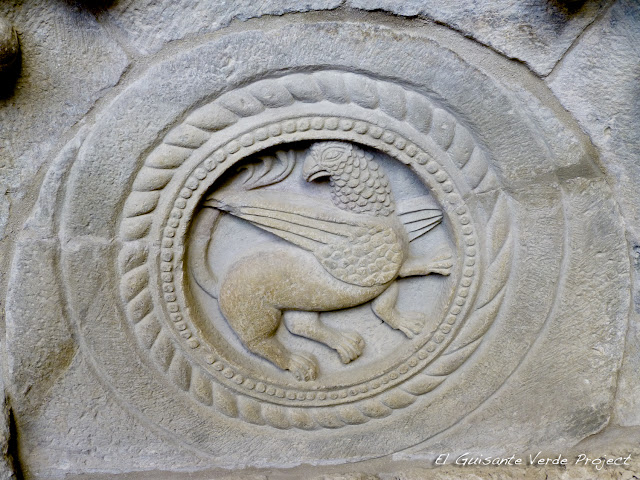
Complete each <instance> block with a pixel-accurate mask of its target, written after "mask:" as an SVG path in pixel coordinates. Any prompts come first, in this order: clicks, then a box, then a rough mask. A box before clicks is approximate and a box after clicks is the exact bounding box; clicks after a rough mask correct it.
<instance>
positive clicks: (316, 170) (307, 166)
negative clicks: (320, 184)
mask: <svg viewBox="0 0 640 480" xmlns="http://www.w3.org/2000/svg"><path fill="white" fill-rule="evenodd" d="M329 175H330V174H329V172H327V171H326V170H323V168H322V167H321V166H320V165H318V162H317V161H316V159H315V156H314V155H307V159H306V160H305V161H304V164H303V165H302V176H303V177H304V179H305V180H306V181H307V182H313V181H314V180H316V179H317V178H320V177H327V176H329Z"/></svg>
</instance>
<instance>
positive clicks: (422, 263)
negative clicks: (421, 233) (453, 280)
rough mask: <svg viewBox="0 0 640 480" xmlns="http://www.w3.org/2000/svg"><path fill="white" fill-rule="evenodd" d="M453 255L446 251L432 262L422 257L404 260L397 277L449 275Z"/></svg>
mask: <svg viewBox="0 0 640 480" xmlns="http://www.w3.org/2000/svg"><path fill="white" fill-rule="evenodd" d="M452 258H453V255H452V254H451V250H449V249H448V248H447V250H446V251H445V252H444V253H442V254H440V255H438V256H437V257H436V258H434V259H432V260H427V259H426V258H423V257H410V258H408V259H407V260H405V262H404V264H403V265H402V267H401V268H400V272H398V276H399V277H415V276H424V275H429V274H431V273H437V274H438V275H445V276H446V275H450V274H451V267H452V266H453V261H452Z"/></svg>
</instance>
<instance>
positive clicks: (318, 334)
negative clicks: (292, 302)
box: [284, 310, 364, 363]
mask: <svg viewBox="0 0 640 480" xmlns="http://www.w3.org/2000/svg"><path fill="white" fill-rule="evenodd" d="M284 324H285V325H286V327H287V329H288V330H289V331H290V332H291V333H293V334H294V335H300V336H301V337H306V338H310V339H311V340H315V341H316V342H320V343H324V344H325V345H327V346H328V347H331V348H333V349H334V350H335V351H336V352H338V355H340V360H342V363H349V362H351V361H353V360H355V359H356V358H358V357H359V356H360V355H361V354H362V349H363V348H364V340H363V339H362V337H361V336H360V335H358V334H357V333H356V332H341V331H339V330H335V329H333V328H331V327H328V326H327V325H325V324H324V323H322V322H321V321H320V314H319V313H318V312H300V311H293V310H290V311H287V312H285V313H284Z"/></svg>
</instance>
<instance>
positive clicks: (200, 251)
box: [188, 208, 222, 298]
mask: <svg viewBox="0 0 640 480" xmlns="http://www.w3.org/2000/svg"><path fill="white" fill-rule="evenodd" d="M221 215H222V212H221V211H220V210H218V209H216V208H204V209H202V211H201V212H200V214H199V215H197V216H196V219H195V221H194V225H193V237H192V238H193V240H192V241H191V242H190V244H189V252H188V263H189V268H190V270H191V272H192V273H193V278H194V279H195V281H196V283H197V284H198V286H200V288H202V289H203V290H204V291H205V292H207V293H208V294H209V295H210V296H211V297H213V298H218V290H219V285H218V278H217V277H216V275H215V274H214V273H213V271H212V270H211V266H210V265H209V258H208V257H209V244H210V243H211V233H212V231H213V229H214V228H215V225H216V223H217V222H218V220H219V219H220V216H221Z"/></svg>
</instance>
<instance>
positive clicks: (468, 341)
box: [118, 71, 514, 430]
mask: <svg viewBox="0 0 640 480" xmlns="http://www.w3.org/2000/svg"><path fill="white" fill-rule="evenodd" d="M321 101H329V102H332V103H335V104H347V103H353V104H355V105H358V106H360V107H363V108H366V109H371V110H380V111H382V112H383V113H385V114H387V115H389V116H390V117H392V118H394V119H396V120H400V121H404V122H407V123H408V124H409V125H411V126H412V127H413V128H415V129H416V130H417V131H418V132H420V133H422V134H424V135H426V136H429V137H430V138H431V139H432V140H433V141H434V143H435V144H436V145H437V146H438V147H439V148H440V149H441V151H442V152H443V153H444V154H446V155H447V156H448V157H449V158H450V159H451V160H452V161H453V163H454V165H455V166H456V167H457V168H459V169H460V170H461V172H462V174H463V175H464V177H465V179H466V180H467V182H468V184H469V187H470V189H471V191H472V192H473V193H476V194H477V193H482V192H486V191H490V190H495V189H497V188H498V185H499V184H498V181H497V178H496V177H495V174H494V173H493V172H492V170H491V169H490V168H489V163H488V161H487V159H486V156H485V155H484V153H483V152H482V150H481V148H480V147H478V146H477V145H476V143H475V141H474V139H473V137H472V136H471V134H470V133H469V132H468V130H467V129H466V128H465V127H463V126H462V125H460V124H459V123H458V122H456V120H455V119H454V117H453V116H452V115H451V114H449V113H448V112H447V111H446V110H445V109H443V108H440V107H437V106H434V105H433V103H432V102H430V101H429V100H427V99H426V98H425V97H423V96H422V95H419V94H417V93H416V92H413V91H409V90H405V89H404V88H402V87H399V86H397V85H393V84H389V83H386V82H383V81H378V80H373V79H370V78H367V77H364V76H362V75H356V74H351V73H343V72H333V71H322V72H316V73H312V74H293V75H288V76H287V77H283V78H276V79H269V80H262V81H259V82H256V83H255V84H253V85H250V86H248V87H245V88H243V89H239V90H235V91H232V92H229V93H227V94H224V95H222V96H221V97H219V98H218V99H217V100H215V101H213V102H211V103H210V104H208V105H205V106H203V107H201V108H199V109H197V110H196V111H194V112H193V113H191V114H190V115H189V116H188V117H187V118H186V120H185V121H184V122H182V123H181V124H180V125H179V126H177V127H175V128H174V129H172V130H171V131H170V132H169V133H168V134H167V135H166V136H165V138H164V140H163V142H162V143H161V144H159V145H158V146H157V147H156V148H155V149H154V150H153V151H152V152H151V154H150V155H148V157H147V159H146V161H145V164H144V166H143V167H142V169H141V170H140V172H139V174H138V176H137V177H136V179H135V181H134V184H133V187H132V192H131V194H130V195H129V198H128V199H127V201H126V203H125V206H124V209H123V215H122V221H121V224H120V236H121V239H122V240H123V247H122V249H121V252H120V255H119V259H118V264H119V270H120V273H121V275H122V281H121V295H122V298H123V300H124V301H125V303H126V305H127V306H126V310H127V314H128V316H129V318H131V319H132V324H133V326H132V328H133V330H134V331H135V332H136V333H137V338H138V343H139V344H140V345H141V346H142V347H143V348H144V349H145V350H149V351H150V354H151V357H152V358H154V360H155V362H156V364H157V365H158V367H159V368H160V369H161V370H162V371H164V372H167V373H168V374H169V376H170V378H171V379H172V381H173V383H174V384H175V385H176V386H178V387H179V388H180V389H181V390H183V391H185V392H188V393H189V394H191V395H192V396H193V397H194V398H195V399H197V401H198V402H200V403H201V404H203V405H206V406H214V407H215V408H216V409H217V410H219V411H221V412H222V413H224V414H226V415H228V416H230V417H239V418H242V419H243V420H245V421H248V422H250V423H253V424H258V425H265V424H266V425H270V426H273V427H276V428H282V429H286V428H299V429H305V430H312V429H317V428H337V427H341V426H344V425H350V424H360V423H364V422H367V421H369V420H370V419H372V418H382V417H386V416H388V415H389V414H391V413H392V411H393V410H394V409H399V408H404V407H406V406H408V405H411V404H413V403H414V402H415V401H416V399H417V397H419V396H422V395H425V394H427V393H429V392H432V391H433V390H434V389H435V388H436V387H438V386H439V385H440V384H442V382H444V381H445V380H446V379H447V377H448V376H449V375H451V374H452V373H453V372H455V370H456V369H457V368H458V367H459V366H460V365H462V364H463V363H464V361H465V360H466V359H467V358H468V357H469V356H470V355H471V354H472V353H473V352H474V351H475V350H476V349H477V347H478V346H479V344H480V342H481V341H482V337H483V335H484V334H485V333H486V331H487V330H488V329H489V327H490V326H491V324H492V323H493V320H494V319H495V318H496V316H497V314H498V311H499V309H500V306H501V305H502V302H503V300H504V292H505V286H506V282H507V279H508V276H509V273H510V270H511V268H510V266H511V263H512V260H513V240H514V238H513V234H512V233H511V232H510V230H509V227H510V223H511V222H510V220H509V215H510V208H509V199H508V197H507V196H506V194H504V193H502V192H499V193H498V194H497V195H496V197H495V200H494V201H492V202H491V203H490V204H488V205H487V204H485V208H486V207H489V208H488V209H487V210H488V221H487V225H486V228H485V234H484V237H485V241H484V242H481V248H483V249H484V254H485V258H486V259H487V265H488V268H487V272H486V282H485V283H483V285H482V288H481V290H480V292H479V294H478V297H477V300H476V305H478V307H477V308H476V309H475V311H474V312H473V313H472V314H471V316H470V317H469V318H468V319H467V321H466V322H465V324H464V328H463V329H462V330H461V331H460V333H459V334H458V335H457V336H456V337H455V339H453V341H452V342H451V343H450V344H449V345H448V346H447V347H446V348H445V350H444V351H443V352H442V353H441V355H440V356H439V357H438V358H437V359H436V360H435V361H433V362H432V363H431V364H429V365H428V366H427V367H426V368H425V369H424V370H423V371H422V372H420V373H419V374H416V375H414V376H413V377H412V378H411V379H410V380H408V381H406V382H405V383H403V384H401V385H400V386H399V388H396V389H395V390H392V391H390V392H385V393H384V394H382V395H379V396H378V397H376V398H374V399H368V400H364V401H360V402H357V403H350V404H345V405H339V406H333V407H319V408H300V407H289V406H283V405H276V404H271V403H261V402H258V401H256V400H254V399H251V398H248V397H246V396H244V395H237V394H235V393H234V392H233V391H231V390H230V389H228V388H226V387H224V386H223V385H221V384H217V383H216V382H212V381H211V380H210V379H209V378H207V375H206V374H205V373H204V372H203V371H201V368H200V367H199V366H197V365H192V364H191V362H189V361H188V360H187V359H186V358H185V357H184V355H182V353H181V352H180V350H179V348H176V346H175V343H174V340H173V339H172V336H171V333H169V332H167V331H165V327H164V326H163V325H162V323H161V322H160V321H159V319H158V317H157V314H156V313H155V312H154V305H153V300H152V297H151V294H150V292H149V290H148V283H149V268H148V265H147V261H148V260H149V258H148V256H149V255H148V254H149V249H148V241H149V238H148V237H149V235H150V230H151V226H152V224H153V222H154V210H155V209H156V207H157V206H158V203H159V200H160V196H161V192H162V190H163V189H164V188H165V187H166V186H167V184H168V183H169V182H170V181H171V180H172V178H173V175H174V173H175V171H176V169H177V168H178V167H180V166H181V165H183V164H184V162H185V161H187V160H188V159H189V158H190V157H191V156H192V154H193V153H194V151H195V150H197V149H198V148H200V147H201V146H203V145H204V144H205V143H206V142H207V141H208V140H209V139H210V138H211V136H212V135H213V134H214V133H215V132H218V131H221V130H223V129H225V128H228V127H230V126H232V125H234V124H235V123H236V122H237V121H239V120H240V119H242V118H246V117H250V116H253V115H257V114H259V113H261V112H263V111H265V110H267V109H269V108H278V107H283V106H289V105H292V104H294V103H295V102H304V103H308V104H313V103H317V102H321ZM335 122H336V126H335V127H334V128H336V129H337V128H339V127H340V125H339V123H340V119H335ZM287 128H291V127H289V126H288V125H285V124H283V125H282V127H281V131H280V132H279V133H278V132H275V133H278V134H282V133H284V132H286V130H287ZM293 128H294V129H295V126H294V127H293ZM310 128H311V125H310ZM368 133H369V134H370V135H373V136H374V137H375V138H377V139H380V140H381V141H382V142H385V143H387V144H388V145H389V146H393V147H395V148H398V149H400V150H402V151H403V152H404V153H405V154H406V155H408V156H409V157H415V156H418V155H422V157H418V158H417V162H418V163H420V164H422V165H426V168H427V169H428V170H429V172H430V173H432V174H433V175H437V174H438V172H442V173H444V172H443V171H442V170H440V166H439V165H438V164H437V163H436V162H435V161H434V160H433V159H431V158H429V157H428V156H427V155H426V154H424V152H419V149H418V148H417V147H416V146H415V145H411V144H406V143H405V144H403V140H402V139H400V138H396V137H393V138H391V136H390V135H393V134H392V133H390V132H386V131H385V130H384V129H382V128H379V127H375V130H373V131H371V132H368ZM267 134H268V132H267ZM253 141H255V139H251V138H249V137H240V138H239V139H238V140H237V141H236V142H235V143H230V144H228V145H227V147H226V148H227V152H229V153H235V152H236V151H238V150H240V149H241V148H243V143H244V144H246V143H253ZM221 155H222V154H221V153H218V152H216V154H214V155H212V156H210V157H209V158H208V159H207V160H206V161H205V163H204V165H205V167H206V169H207V170H210V171H211V170H213V169H215V167H216V166H217V165H218V164H220V163H222V162H223V161H224V160H225V158H224V157H222V156H221ZM207 170H205V169H202V168H200V169H196V170H195V171H194V172H193V175H192V176H191V177H190V178H188V179H187V181H186V182H185V189H183V191H182V192H181V194H182V196H183V200H185V206H186V200H187V198H189V196H190V195H191V193H190V192H192V191H193V190H195V189H196V188H197V186H198V181H199V180H203V179H204V178H205V177H206V175H207ZM431 170H433V171H431ZM436 178H437V177H436ZM444 181H445V180H443V182H444ZM191 187H193V188H191ZM185 196H186V198H184V197H185ZM178 201H179V199H178ZM174 211H175V209H174ZM465 213H466V212H465ZM176 215H180V214H176ZM172 220H174V221H175V222H176V223H178V222H179V217H177V218H176V216H172V218H170V219H169V222H171V221H172ZM169 225H171V223H170V224H169ZM171 228H175V227H171ZM167 240H168V239H167V238H165V239H164V240H163V242H166V241H167ZM166 245H167V243H165V244H163V246H166ZM166 248H170V247H166ZM468 248H473V249H475V246H474V245H468ZM165 252H166V250H163V253H162V254H161V255H166V257H165V258H169V257H168V255H169V254H168V253H165ZM162 260H164V258H163V259H162ZM169 261H170V260H169ZM162 276H163V279H169V278H172V274H171V272H170V271H167V272H162ZM463 281H464V280H463ZM165 294H166V295H168V297H169V298H173V297H172V294H173V292H171V291H166V292H165ZM178 318H179V317H178ZM451 320H452V322H451ZM455 321H456V318H455V316H453V318H446V319H445V322H443V323H444V328H445V329H447V328H448V330H447V331H442V332H438V334H436V335H441V336H442V338H440V342H443V341H444V337H445V336H446V334H447V333H449V332H450V331H451V327H450V326H449V325H452V324H453V323H455ZM449 322H451V323H449ZM176 325H177V327H176V328H177V329H178V331H179V335H180V336H182V337H183V338H185V339H186V342H187V344H188V345H189V346H190V347H191V348H194V349H195V348H198V346H199V345H198V341H197V340H196V339H195V338H192V334H191V332H190V331H189V330H188V328H187V327H186V326H185V325H184V324H183V323H181V322H180V320H178V321H176ZM420 353H422V352H420ZM212 360H213V361H212V362H211V363H212V364H214V365H215V359H212ZM214 368H215V367H214ZM231 378H233V376H232V377H231ZM234 380H235V381H236V382H238V380H240V382H239V383H243V382H244V381H245V379H242V378H238V377H236V378H235V379H234ZM256 387H257V388H258V389H260V388H261V386H259V385H254V386H253V388H256ZM265 388H266V387H265ZM268 393H269V394H271V395H277V396H278V397H280V396H282V397H284V396H285V395H286V392H278V391H274V392H273V393H271V392H268Z"/></svg>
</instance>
